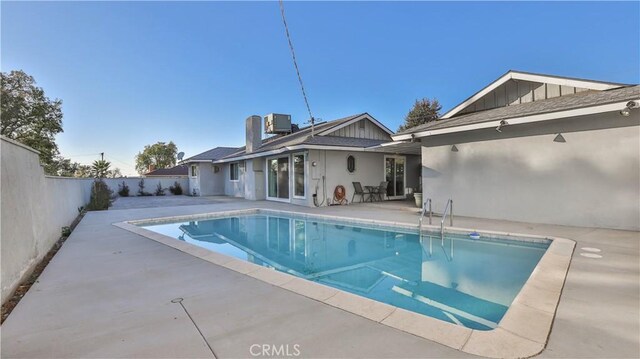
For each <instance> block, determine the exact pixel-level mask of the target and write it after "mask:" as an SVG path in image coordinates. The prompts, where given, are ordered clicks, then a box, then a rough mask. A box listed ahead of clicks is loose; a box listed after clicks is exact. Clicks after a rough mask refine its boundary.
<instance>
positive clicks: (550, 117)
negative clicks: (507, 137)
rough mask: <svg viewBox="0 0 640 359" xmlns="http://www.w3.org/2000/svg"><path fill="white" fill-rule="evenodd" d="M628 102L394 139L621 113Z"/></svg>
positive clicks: (512, 118) (513, 118)
mask: <svg viewBox="0 0 640 359" xmlns="http://www.w3.org/2000/svg"><path fill="white" fill-rule="evenodd" d="M628 102H629V101H628V100H625V101H619V102H614V103H609V104H604V105H596V106H587V107H580V108H574V109H569V110H562V111H553V112H546V113H538V114H532V115H527V116H519V117H510V118H509V117H505V118H501V119H496V120H490V121H486V122H480V123H475V124H469V125H460V126H453V127H446V128H440V129H434V130H428V129H427V130H424V131H417V132H413V133H406V134H401V135H396V136H392V137H393V140H394V141H402V140H409V139H412V138H422V137H428V136H436V135H443V134H448V133H456V132H467V131H474V130H480V129H485V128H491V127H497V126H498V125H499V124H500V122H501V121H504V120H508V121H509V125H520V124H525V123H536V122H544V121H549V120H555V119H561V118H568V117H577V116H586V115H593V114H598V113H603V112H614V111H621V110H622V109H624V108H626V106H627V103H628Z"/></svg>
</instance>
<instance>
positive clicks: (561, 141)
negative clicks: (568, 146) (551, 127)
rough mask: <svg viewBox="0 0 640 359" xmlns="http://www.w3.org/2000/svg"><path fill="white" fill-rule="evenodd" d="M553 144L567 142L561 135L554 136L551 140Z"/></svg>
mask: <svg viewBox="0 0 640 359" xmlns="http://www.w3.org/2000/svg"><path fill="white" fill-rule="evenodd" d="M553 142H560V143H565V142H567V140H565V139H564V136H562V134H561V133H559V134H557V135H556V138H554V139H553Z"/></svg>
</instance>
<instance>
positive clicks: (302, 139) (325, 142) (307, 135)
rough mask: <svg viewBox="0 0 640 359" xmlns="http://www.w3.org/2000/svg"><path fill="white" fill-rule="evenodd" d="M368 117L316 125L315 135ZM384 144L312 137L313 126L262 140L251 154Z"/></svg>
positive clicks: (240, 153) (241, 153)
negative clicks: (304, 147)
mask: <svg viewBox="0 0 640 359" xmlns="http://www.w3.org/2000/svg"><path fill="white" fill-rule="evenodd" d="M363 116H368V118H372V117H371V115H369V114H368V113H366V112H363V113H359V114H357V115H352V116H347V117H344V118H340V119H337V120H333V121H329V122H323V123H319V124H316V125H314V133H315V134H318V133H320V132H325V133H327V132H330V131H331V130H332V129H334V128H336V127H338V126H340V125H342V124H345V123H347V122H349V121H352V120H356V119H358V118H359V117H363ZM383 142H388V140H371V139H364V138H353V137H338V136H329V135H323V136H314V137H312V136H311V126H307V127H303V128H301V129H300V130H299V131H297V132H294V133H291V134H288V135H284V136H273V137H269V138H267V139H264V140H262V145H261V146H260V147H259V148H258V149H257V150H255V151H253V152H252V153H251V154H259V153H262V152H267V151H272V150H277V149H281V148H283V147H288V146H295V145H322V146H343V147H344V146H347V147H368V146H373V145H377V144H380V143H383ZM245 154H246V148H245V147H244V146H243V147H240V148H238V149H237V151H235V152H233V153H231V154H229V155H228V156H226V157H223V158H222V159H223V160H230V159H234V158H236V157H240V156H244V155H245Z"/></svg>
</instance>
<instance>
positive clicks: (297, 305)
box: [1, 198, 640, 358]
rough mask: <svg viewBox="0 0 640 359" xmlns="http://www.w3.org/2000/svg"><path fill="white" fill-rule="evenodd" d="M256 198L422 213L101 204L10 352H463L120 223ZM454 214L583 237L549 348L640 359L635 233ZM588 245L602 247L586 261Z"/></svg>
mask: <svg viewBox="0 0 640 359" xmlns="http://www.w3.org/2000/svg"><path fill="white" fill-rule="evenodd" d="M139 199H140V200H142V201H140V202H138V206H139V207H144V206H142V204H144V203H143V202H144V201H145V200H146V199H144V198H139ZM147 201H151V200H147ZM156 203H157V202H156ZM165 203H166V202H165ZM256 207H260V208H274V209H286V210H296V211H304V212H309V213H321V214H334V215H336V216H341V217H347V216H348V217H361V218H369V219H384V220H393V221H397V222H407V223H415V222H416V215H415V214H414V213H410V212H408V211H402V210H385V209H380V208H366V207H365V206H353V207H331V208H321V209H316V208H302V207H296V206H290V205H286V204H281V203H272V202H249V201H239V200H238V201H236V200H233V201H231V200H225V201H224V202H218V203H213V204H206V205H181V206H178V207H156V208H137V209H126V210H113V209H112V210H109V211H104V212H92V213H89V214H88V215H87V216H86V217H85V218H84V219H83V221H82V222H81V223H80V225H79V226H78V227H77V228H76V230H75V231H74V232H73V234H72V235H71V237H70V238H69V239H68V240H67V242H66V243H65V245H64V246H63V247H62V249H61V250H60V252H59V253H58V254H57V255H56V257H55V258H54V259H53V260H52V261H51V263H50V264H49V266H48V267H47V268H46V270H45V271H44V272H43V274H42V276H41V277H40V279H39V281H38V283H36V284H35V285H34V286H33V287H32V288H31V290H30V291H29V292H28V293H27V295H26V296H25V297H24V298H23V300H22V301H21V302H20V304H19V305H18V306H17V307H16V308H15V310H14V312H13V313H12V314H11V315H10V316H9V318H8V319H7V320H6V321H5V323H4V324H3V326H2V347H1V351H2V352H1V354H2V357H3V358H4V357H7V358H8V357H23V358H27V357H28V358H34V357H162V358H169V357H171V358H177V357H213V356H214V353H215V356H216V357H217V358H229V357H234V358H237V357H251V352H250V350H251V348H252V345H254V344H258V345H262V344H275V345H277V346H283V347H286V346H287V345H288V346H289V348H288V349H289V352H290V353H293V354H294V353H295V348H294V345H296V344H297V345H299V347H297V348H298V350H299V351H300V357H313V358H321V357H371V358H373V357H376V358H378V357H380V358H383V357H405V358H413V357H415V358H418V357H440V358H441V357H452V358H459V357H468V355H466V354H464V353H462V352H459V351H456V350H453V349H450V348H448V347H445V346H442V345H440V344H437V343H434V342H430V341H428V340H424V339H421V338H418V337H415V336H413V335H410V334H407V333H404V332H401V331H398V330H395V329H392V328H390V327H386V326H383V325H380V324H378V323H375V322H372V321H369V320H367V319H364V318H362V317H359V316H356V315H352V314H350V313H347V312H344V311H342V310H339V309H336V308H333V307H329V306H327V305H325V304H322V303H320V302H317V301H314V300H311V299H309V298H306V297H302V296H299V295H297V294H294V293H291V292H288V291H285V290H282V289H279V288H276V287H273V286H271V285H269V284H266V283H264V282H261V281H258V280H254V279H252V278H249V277H246V276H242V275H239V274H237V273H235V272H232V271H230V270H227V269H225V268H223V267H220V266H217V265H215V264H212V263H209V262H205V261H202V260H200V259H198V258H196V257H193V256H191V255H188V254H185V253H183V252H180V251H177V250H175V249H172V248H170V247H167V246H165V245H162V244H160V243H157V242H155V241H152V240H149V239H147V238H144V237H140V236H138V235H135V234H133V233H131V232H128V231H125V230H122V229H119V228H117V227H114V226H112V225H111V223H114V222H119V221H123V220H131V219H144V218H153V217H162V216H173V215H183V214H192V213H193V214H195V213H205V212H213V211H221V210H229V209H240V208H256ZM454 224H455V225H456V226H460V227H467V228H477V229H486V230H498V231H511V232H519V233H531V234H541V235H553V236H560V237H566V238H571V239H574V240H576V241H578V245H577V247H576V252H575V254H574V259H573V262H572V265H571V268H570V270H569V274H568V277H567V283H566V285H565V289H564V292H563V294H562V298H561V300H560V305H559V307H558V313H557V316H556V319H555V323H554V326H553V329H552V332H551V336H550V340H549V344H548V347H547V349H546V350H545V351H543V353H542V354H541V355H540V356H541V357H561V358H568V357H571V358H577V357H592V358H594V357H598V358H602V357H611V358H613V357H615V358H637V357H640V339H639V338H640V324H639V321H640V310H639V307H638V303H640V284H639V282H640V281H639V280H640V255H639V251H640V246H639V244H640V238H639V233H638V232H625V231H613V230H602V229H591V228H575V227H562V226H549V225H538V224H528V223H517V222H505V221H492V220H480V219H473V218H463V217H457V218H456V222H455V223H454ZM583 247H596V248H599V249H601V250H602V251H601V252H600V253H599V254H600V255H602V256H603V257H602V258H599V259H594V258H587V257H584V256H582V255H581V253H587V252H585V251H583V250H581V248H583ZM175 298H184V300H183V301H182V302H181V303H172V300H173V299H175ZM254 349H255V347H254ZM280 356H284V355H280Z"/></svg>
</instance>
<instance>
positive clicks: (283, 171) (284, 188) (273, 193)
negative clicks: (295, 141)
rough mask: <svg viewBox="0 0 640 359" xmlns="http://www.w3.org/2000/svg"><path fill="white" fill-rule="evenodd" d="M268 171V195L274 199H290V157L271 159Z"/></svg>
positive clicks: (268, 162) (268, 163)
mask: <svg viewBox="0 0 640 359" xmlns="http://www.w3.org/2000/svg"><path fill="white" fill-rule="evenodd" d="M267 171H268V175H267V190H268V193H267V196H268V197H269V198H274V199H283V200H287V199H289V157H288V156H287V157H279V158H271V159H269V160H268V161H267Z"/></svg>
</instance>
